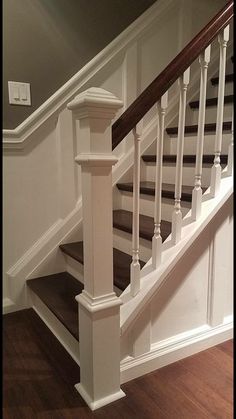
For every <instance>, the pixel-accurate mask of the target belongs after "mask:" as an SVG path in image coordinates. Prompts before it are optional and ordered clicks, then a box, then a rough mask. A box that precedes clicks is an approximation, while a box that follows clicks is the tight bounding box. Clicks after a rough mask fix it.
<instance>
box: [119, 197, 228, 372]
mask: <svg viewBox="0 0 236 419" xmlns="http://www.w3.org/2000/svg"><path fill="white" fill-rule="evenodd" d="M232 227H233V196H232V195H231V197H230V198H229V199H228V200H227V201H226V202H225V204H224V205H223V206H222V207H221V209H220V210H219V211H218V213H217V214H216V215H215V217H214V218H213V219H212V221H211V222H210V223H209V224H208V225H207V226H206V227H205V229H204V230H203V231H202V233H201V234H200V236H199V237H198V238H197V239H196V240H195V241H194V243H193V245H192V246H191V247H190V248H189V250H188V251H187V253H185V254H184V256H183V258H182V259H181V260H180V261H179V262H178V263H177V265H176V266H175V267H174V269H173V271H172V272H171V273H170V274H169V275H168V277H167V279H166V281H165V282H164V284H163V286H162V287H161V288H160V289H158V291H157V292H156V294H155V295H154V296H153V298H152V300H151V302H150V304H149V305H147V306H146V307H145V309H144V311H143V312H142V313H141V314H140V315H139V316H138V317H137V318H136V320H135V322H134V323H133V324H132V325H131V326H130V329H129V330H128V331H127V332H126V334H124V336H123V337H122V359H124V360H125V358H126V357H132V358H133V359H134V361H133V362H135V352H136V353H138V356H136V358H137V359H138V358H139V356H140V355H142V344H143V342H142V339H140V337H141V336H142V335H146V336H147V335H149V336H150V349H149V350H150V351H152V350H153V349H154V348H157V347H161V346H162V347H165V346H166V353H167V352H168V351H171V345H172V346H173V344H174V343H175V342H176V341H179V339H180V340H181V339H183V340H182V342H181V343H183V342H184V339H186V336H187V337H188V336H191V335H192V334H194V332H195V330H196V331H198V332H199V330H203V329H204V328H206V327H207V326H209V327H210V328H212V329H214V328H217V327H221V326H222V325H224V322H226V321H227V319H228V317H229V316H232V315H233V270H232V266H233V228H232ZM139 325H142V328H141V330H140V328H139ZM134 330H139V333H136V334H135V340H133V337H134V335H133V331H134ZM180 336H182V338H180ZM140 342H141V343H140ZM137 345H140V348H137ZM190 352H191V350H190ZM185 356H186V355H185ZM144 357H145V353H144ZM160 357H161V355H160ZM147 359H148V358H147ZM174 360H175V356H174V355H173V359H172V362H173V361H174ZM158 362H159V364H160V362H161V361H160V360H159V361H157V365H156V368H157V367H158V366H160V365H158ZM140 363H142V362H141V361H140ZM144 363H145V361H144ZM137 364H138V361H137V363H136V365H137ZM131 369H132V368H131ZM143 371H145V372H147V370H145V366H143ZM143 373H144V372H143ZM137 375H139V374H138V373H137V374H136V376H137ZM131 377H132V371H131V372H130V379H131Z"/></svg>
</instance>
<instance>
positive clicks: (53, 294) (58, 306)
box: [26, 272, 83, 340]
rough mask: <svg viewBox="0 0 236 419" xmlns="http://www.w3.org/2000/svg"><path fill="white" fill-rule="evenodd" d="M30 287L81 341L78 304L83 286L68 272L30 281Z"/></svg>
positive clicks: (28, 283)
mask: <svg viewBox="0 0 236 419" xmlns="http://www.w3.org/2000/svg"><path fill="white" fill-rule="evenodd" d="M26 282H27V285H28V287H29V288H30V289H31V290H32V291H33V292H34V293H35V294H36V295H37V296H38V297H39V298H40V299H41V300H42V301H43V303H44V304H45V305H46V306H47V307H48V308H49V309H50V310H51V311H52V313H53V314H54V315H55V316H56V317H57V318H58V320H60V321H61V323H62V324H63V325H64V326H65V327H66V328H67V329H68V330H69V332H70V333H71V334H72V335H73V336H74V337H75V339H77V340H79V331H78V303H77V302H76V300H75V296H76V295H78V294H80V293H81V292H82V290H83V284H82V283H81V282H80V281H78V280H77V279H75V278H74V277H73V276H72V275H70V274H69V273H68V272H60V273H57V274H53V275H48V276H44V277H40V278H34V279H28V280H27V281H26Z"/></svg>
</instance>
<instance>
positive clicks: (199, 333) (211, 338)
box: [121, 316, 233, 383]
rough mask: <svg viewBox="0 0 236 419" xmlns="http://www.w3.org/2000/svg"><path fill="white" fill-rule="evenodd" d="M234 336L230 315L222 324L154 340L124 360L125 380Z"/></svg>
mask: <svg viewBox="0 0 236 419" xmlns="http://www.w3.org/2000/svg"><path fill="white" fill-rule="evenodd" d="M232 337H233V317H232V316H228V317H226V318H225V319H224V323H223V324H221V325H219V326H216V327H210V326H209V325H207V324H206V325H203V326H201V327H198V328H196V329H193V330H190V331H187V332H184V333H180V334H178V335H176V336H173V337H171V338H168V339H165V340H163V341H161V342H158V343H156V344H153V345H152V347H151V351H150V352H148V353H146V354H144V355H141V356H139V357H136V358H132V357H127V358H125V359H124V360H123V361H121V383H126V382H127V381H130V380H133V379H134V378H137V377H140V376H141V375H144V374H147V373H149V372H151V371H154V370H156V369H158V368H162V367H164V366H165V365H169V364H172V363H173V362H176V361H179V360H180V359H183V358H186V357H188V356H190V355H193V354H196V353H197V352H200V351H203V350H205V349H207V348H210V347H211V346H215V345H218V344H219V343H221V342H224V341H226V340H228V339H232Z"/></svg>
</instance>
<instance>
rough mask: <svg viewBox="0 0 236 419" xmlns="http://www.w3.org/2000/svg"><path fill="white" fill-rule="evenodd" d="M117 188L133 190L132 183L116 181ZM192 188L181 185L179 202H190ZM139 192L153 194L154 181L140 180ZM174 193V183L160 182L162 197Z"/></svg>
mask: <svg viewBox="0 0 236 419" xmlns="http://www.w3.org/2000/svg"><path fill="white" fill-rule="evenodd" d="M116 186H117V187H118V189H119V190H122V191H127V192H132V191H133V183H132V182H128V183H117V185H116ZM206 189H207V188H202V190H203V192H205V190H206ZM192 190H193V186H188V185H183V186H182V198H181V202H182V205H183V203H184V202H191V201H192ZM140 193H142V194H146V195H152V196H154V195H155V183H154V182H150V181H142V182H140ZM174 193H175V185H174V184H172V183H162V198H167V199H174Z"/></svg>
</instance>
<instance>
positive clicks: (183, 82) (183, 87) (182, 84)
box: [172, 68, 190, 244]
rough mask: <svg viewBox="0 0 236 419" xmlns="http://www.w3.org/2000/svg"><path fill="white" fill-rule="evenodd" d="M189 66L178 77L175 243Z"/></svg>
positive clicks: (179, 224) (179, 216) (179, 218)
mask: <svg viewBox="0 0 236 419" xmlns="http://www.w3.org/2000/svg"><path fill="white" fill-rule="evenodd" d="M189 77H190V68H188V69H187V70H186V71H185V72H184V74H183V75H182V77H180V78H179V88H180V101H179V123H178V139H177V141H178V145H177V158H176V174H175V206H174V211H173V214H172V241H173V243H174V244H176V243H177V242H178V241H179V240H180V238H181V229H182V212H181V192H182V171H183V153H184V128H185V111H186V95H187V87H188V84H189Z"/></svg>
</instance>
